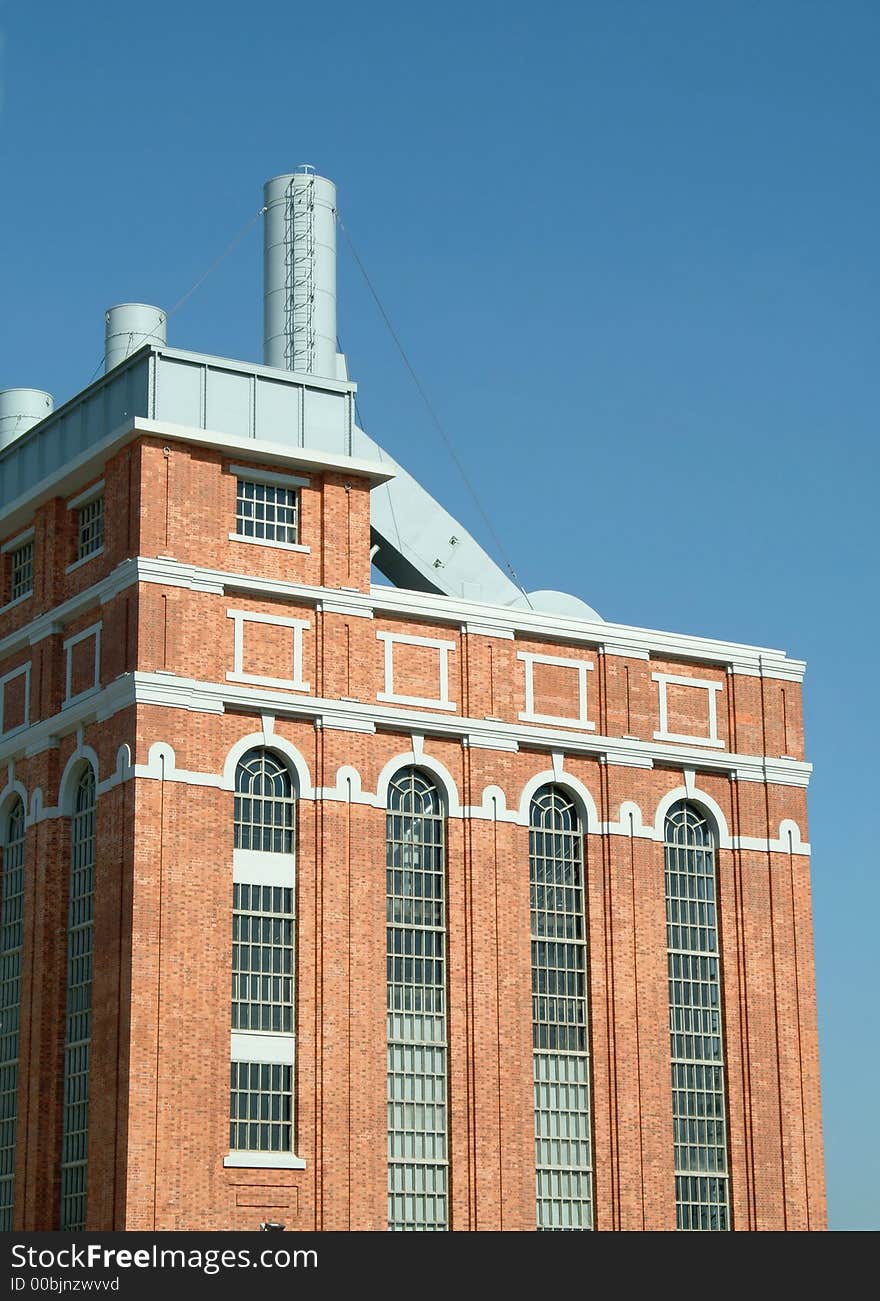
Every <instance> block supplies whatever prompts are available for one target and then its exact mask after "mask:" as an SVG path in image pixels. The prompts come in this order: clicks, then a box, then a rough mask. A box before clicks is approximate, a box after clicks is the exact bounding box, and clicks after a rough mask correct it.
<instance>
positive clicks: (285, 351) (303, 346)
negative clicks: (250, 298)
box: [263, 166, 336, 379]
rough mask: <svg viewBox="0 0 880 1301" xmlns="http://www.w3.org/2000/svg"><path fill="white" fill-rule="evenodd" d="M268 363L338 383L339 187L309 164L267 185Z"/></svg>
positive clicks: (265, 282) (265, 325)
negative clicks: (337, 246) (337, 250)
mask: <svg viewBox="0 0 880 1301" xmlns="http://www.w3.org/2000/svg"><path fill="white" fill-rule="evenodd" d="M263 202H264V204H265V206H266V216H265V227H264V229H265V243H264V261H263V286H264V299H263V360H264V362H265V363H266V365H267V366H277V367H278V368H279V369H280V370H295V371H298V372H299V373H300V374H303V375H318V376H321V377H323V378H329V379H335V378H336V186H335V185H334V184H333V182H332V181H328V180H327V179H326V178H325V177H323V176H316V175H315V173H314V171H313V170H312V168H310V167H307V166H304V167H302V168H300V170H299V171H297V172H293V173H292V174H290V175H287V176H276V177H275V178H274V180H271V181H267V182H266V184H265V186H264V187H263Z"/></svg>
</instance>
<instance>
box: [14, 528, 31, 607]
mask: <svg viewBox="0 0 880 1301" xmlns="http://www.w3.org/2000/svg"><path fill="white" fill-rule="evenodd" d="M33 590H34V544H33V542H23V543H22V545H21V546H20V547H16V548H15V550H14V551H10V553H9V599H10V601H20V600H21V599H22V597H25V596H30V594H31V592H32V591H33Z"/></svg>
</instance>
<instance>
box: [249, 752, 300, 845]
mask: <svg viewBox="0 0 880 1301" xmlns="http://www.w3.org/2000/svg"><path fill="white" fill-rule="evenodd" d="M293 804H294V801H293V788H292V783H291V780H290V773H289V772H288V770H287V768H286V767H285V766H284V764H283V763H281V761H280V760H278V759H276V758H275V756H274V755H272V754H269V753H268V752H267V751H265V750H250V751H249V752H248V753H247V754H246V755H245V756H244V758H243V759H242V761H241V762H240V763H239V765H238V768H237V770H236V774H235V848H236V849H255V850H258V851H261V852H263V853H274V854H292V853H293Z"/></svg>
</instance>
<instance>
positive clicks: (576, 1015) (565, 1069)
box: [529, 786, 593, 1230]
mask: <svg viewBox="0 0 880 1301" xmlns="http://www.w3.org/2000/svg"><path fill="white" fill-rule="evenodd" d="M529 889H530V901H531V916H532V924H531V928H532V1043H533V1060H534V1088H535V1175H536V1193H537V1221H538V1228H539V1229H558V1230H564V1229H568V1230H578V1229H591V1228H592V1227H593V1173H592V1155H591V1142H590V1055H589V1054H590V1035H589V1016H588V1009H587V933H586V909H585V899H584V847H583V834H582V831H581V826H580V821H579V818H578V813H577V809H576V808H575V806H574V804H573V802H572V800H571V799H570V798H569V796H568V795H567V794H566V793H565V792H564V791H562V790H560V789H559V787H557V786H544V787H542V789H541V790H539V791H538V792H537V794H536V795H535V797H534V799H533V800H532V806H531V813H530V818H529Z"/></svg>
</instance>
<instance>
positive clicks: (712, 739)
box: [651, 673, 724, 750]
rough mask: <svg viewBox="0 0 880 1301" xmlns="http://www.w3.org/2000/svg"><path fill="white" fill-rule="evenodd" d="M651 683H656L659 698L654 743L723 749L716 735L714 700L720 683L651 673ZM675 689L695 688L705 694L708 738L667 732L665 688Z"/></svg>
mask: <svg viewBox="0 0 880 1301" xmlns="http://www.w3.org/2000/svg"><path fill="white" fill-rule="evenodd" d="M651 679H652V681H654V682H656V683H657V694H658V696H659V698H660V730H659V731H657V732H655V733H654V740H655V741H684V742H685V743H686V744H689V745H712V746H715V747H716V748H720V749H722V750H723V749H724V742H723V741H722V740H721V738H720V737H719V735H718V708H717V704H716V700H715V696H716V693H717V692H719V691H720V690H721V688H722V686H723V683H721V682H712V681H710V679H708V678H687V677H682V676H681V674H678V673H652V674H651ZM670 685H672V686H677V687H697V688H701V689H702V690H704V691H705V692H706V700H707V708H708V714H709V735H708V736H689V735H687V734H686V733H684V732H670V731H669V712H668V705H667V699H666V688H667V687H668V686H670Z"/></svg>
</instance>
